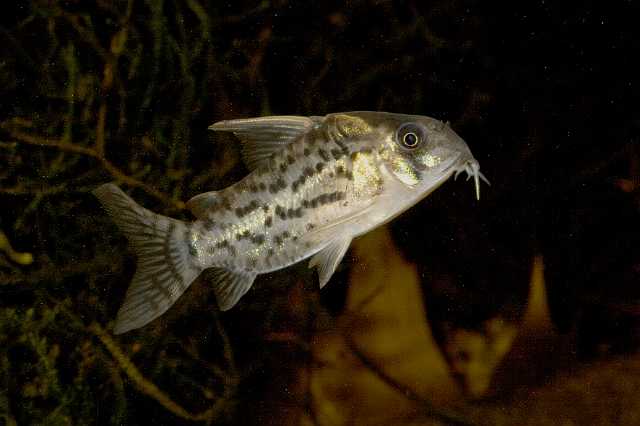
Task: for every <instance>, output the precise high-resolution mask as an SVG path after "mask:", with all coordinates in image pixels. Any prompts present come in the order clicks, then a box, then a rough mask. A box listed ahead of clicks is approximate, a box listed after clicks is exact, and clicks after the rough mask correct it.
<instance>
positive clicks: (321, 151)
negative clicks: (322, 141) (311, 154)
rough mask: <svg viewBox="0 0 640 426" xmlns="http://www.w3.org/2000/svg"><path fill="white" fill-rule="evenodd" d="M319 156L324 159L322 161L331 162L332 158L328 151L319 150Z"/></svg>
mask: <svg viewBox="0 0 640 426" xmlns="http://www.w3.org/2000/svg"><path fill="white" fill-rule="evenodd" d="M318 155H319V156H320V158H322V160H324V162H328V161H329V160H331V157H329V154H328V153H327V151H325V150H324V149H322V148H320V149H319V150H318Z"/></svg>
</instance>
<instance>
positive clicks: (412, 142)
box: [404, 133, 418, 146]
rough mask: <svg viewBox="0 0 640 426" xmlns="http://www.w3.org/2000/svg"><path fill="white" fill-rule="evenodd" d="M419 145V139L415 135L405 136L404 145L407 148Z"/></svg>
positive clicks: (408, 134)
mask: <svg viewBox="0 0 640 426" xmlns="http://www.w3.org/2000/svg"><path fill="white" fill-rule="evenodd" d="M417 143H418V137H417V136H416V135H415V133H407V134H406V135H404V144H405V145H406V146H416V144H417Z"/></svg>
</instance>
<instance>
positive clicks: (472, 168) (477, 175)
mask: <svg viewBox="0 0 640 426" xmlns="http://www.w3.org/2000/svg"><path fill="white" fill-rule="evenodd" d="M462 172H465V173H466V174H467V181H468V180H469V179H471V178H472V177H473V181H474V183H475V185H476V199H477V200H478V201H480V181H481V180H482V181H483V182H485V183H486V184H487V185H489V186H491V183H490V182H489V180H488V179H487V178H486V177H485V176H484V175H483V174H482V172H481V171H480V163H478V161H477V160H476V159H471V160H468V161H465V162H464V163H462V165H461V166H459V167H458V168H457V169H456V172H455V174H454V175H453V180H456V179H457V178H458V175H459V174H460V173H462Z"/></svg>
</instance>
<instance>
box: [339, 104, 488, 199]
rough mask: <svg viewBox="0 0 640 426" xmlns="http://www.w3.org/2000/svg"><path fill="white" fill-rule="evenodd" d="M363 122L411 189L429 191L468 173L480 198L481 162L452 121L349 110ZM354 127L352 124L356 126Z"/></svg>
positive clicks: (394, 173) (386, 160)
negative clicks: (450, 123) (459, 134)
mask: <svg viewBox="0 0 640 426" xmlns="http://www.w3.org/2000/svg"><path fill="white" fill-rule="evenodd" d="M347 114H348V115H349V116H350V117H353V118H354V119H355V121H357V120H361V121H362V123H361V124H360V125H358V126H355V128H358V129H367V132H366V133H367V134H368V138H369V140H370V141H371V143H373V144H374V145H375V146H374V148H376V149H377V150H378V152H379V154H380V158H381V160H382V162H383V163H384V166H385V167H386V168H387V169H388V171H389V172H390V174H391V175H392V176H394V177H395V178H396V179H397V180H398V181H400V182H401V183H402V184H403V185H404V186H405V187H406V188H407V190H408V191H411V192H415V193H425V194H426V193H429V192H431V190H433V189H434V188H435V187H437V186H439V185H440V184H441V183H442V182H444V181H445V180H446V179H447V178H448V177H450V176H451V175H453V174H455V176H456V177H457V176H458V174H459V173H461V172H463V171H464V172H466V173H467V176H468V179H470V178H472V177H473V178H474V183H475V187H476V197H477V198H478V199H480V180H483V181H485V182H486V183H487V184H489V182H488V181H487V179H486V178H485V177H484V175H483V174H482V173H481V172H480V164H479V163H478V161H477V160H476V159H475V158H474V156H473V154H472V153H471V150H470V149H469V146H468V145H467V144H466V142H465V141H464V140H463V139H462V138H461V137H460V136H458V134H457V133H456V132H455V131H454V130H453V129H452V128H451V126H450V125H449V124H448V123H445V122H442V121H440V120H436V119H435V118H431V117H426V116H419V115H405V114H392V113H386V112H353V113H347ZM353 127H354V126H352V128H353Z"/></svg>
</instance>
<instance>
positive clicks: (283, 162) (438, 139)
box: [93, 111, 489, 334]
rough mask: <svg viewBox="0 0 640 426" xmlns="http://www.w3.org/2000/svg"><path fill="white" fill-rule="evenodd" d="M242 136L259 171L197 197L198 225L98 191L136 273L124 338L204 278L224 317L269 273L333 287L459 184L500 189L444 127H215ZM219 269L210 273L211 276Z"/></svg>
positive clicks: (349, 122)
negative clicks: (357, 259)
mask: <svg viewBox="0 0 640 426" xmlns="http://www.w3.org/2000/svg"><path fill="white" fill-rule="evenodd" d="M209 129H210V130H213V131H216V132H230V133H233V134H234V135H235V136H236V137H237V138H238V139H239V140H240V143H241V152H242V157H243V160H244V163H245V164H246V166H247V168H248V169H249V170H250V173H249V174H248V175H247V176H246V177H244V178H243V179H242V180H240V181H239V182H237V183H235V184H233V185H231V186H229V187H227V188H224V189H222V190H219V191H211V192H205V193H202V194H199V195H196V196H194V197H193V198H191V199H190V200H189V201H188V202H187V203H186V206H187V208H188V209H189V210H190V211H191V212H192V213H193V215H194V216H195V218H196V219H195V220H194V221H191V222H186V221H181V220H177V219H174V218H170V217H166V216H163V215H159V214H156V213H153V212H151V211H150V210H147V209H145V208H144V207H142V206H140V205H139V204H137V203H136V202H135V201H134V200H133V199H131V198H130V197H129V196H128V195H127V194H125V193H124V192H123V191H122V190H121V189H120V188H119V187H118V186H116V185H115V184H113V183H107V184H103V185H102V186H99V187H98V188H96V189H95V190H94V191H93V194H94V195H95V196H96V197H97V198H98V200H99V201H100V203H101V204H102V206H103V207H104V209H105V210H106V212H107V213H108V214H109V216H110V217H111V218H112V219H113V221H114V222H115V223H116V225H117V226H118V227H119V228H120V230H121V231H122V232H123V233H124V234H125V235H126V236H127V238H128V240H129V243H130V245H131V246H132V248H133V250H134V251H135V253H136V255H137V266H136V272H135V274H134V276H133V279H132V281H131V285H130V286H129V289H128V290H127V293H126V295H125V300H124V303H123V304H122V306H121V308H120V310H119V311H118V314H117V316H116V321H115V326H114V330H113V331H114V333H115V334H121V333H125V332H127V331H130V330H134V329H137V328H140V327H143V326H145V325H147V324H148V323H149V322H151V321H153V320H154V319H156V318H158V317H159V316H160V315H162V314H163V313H165V312H166V311H167V310H168V309H169V308H170V307H171V306H172V305H173V304H174V303H175V301H176V300H178V298H179V297H180V296H181V295H182V294H183V293H184V292H185V291H186V290H187V288H188V287H189V286H190V285H191V283H192V282H193V281H194V280H195V279H196V278H197V277H198V276H199V275H200V274H201V273H202V271H204V270H205V269H207V270H209V271H210V274H208V275H210V276H211V281H213V282H212V285H213V290H214V293H215V296H216V301H217V304H218V306H219V308H220V310H222V311H227V310H229V309H231V308H232V307H233V306H235V305H236V304H237V303H238V301H239V300H240V298H242V296H243V295H244V294H246V293H247V291H249V289H250V288H251V286H252V284H253V282H254V280H255V278H256V276H257V275H259V274H266V273H269V272H273V271H276V270H279V269H283V268H286V267H288V266H290V265H293V264H295V263H297V262H300V261H303V260H305V259H310V261H309V267H310V268H315V269H316V270H317V274H318V280H319V285H320V288H322V287H324V286H325V285H326V284H327V283H328V282H329V280H330V278H331V276H332V275H333V273H334V272H335V270H336V268H337V266H338V265H339V263H340V262H341V260H342V258H343V257H344V255H345V253H346V252H347V250H348V248H349V245H350V244H351V241H352V240H353V239H354V238H356V237H358V236H360V235H362V234H364V233H366V232H368V231H370V230H371V229H373V228H375V227H378V226H380V225H382V224H384V223H387V222H389V221H390V220H392V219H393V218H395V217H396V216H398V215H399V214H401V213H402V212H404V211H405V210H407V209H409V208H410V207H412V206H413V205H415V204H416V203H418V202H419V201H420V200H422V199H423V198H425V197H426V196H427V195H429V194H430V193H431V192H432V191H433V190H435V189H436V188H437V187H439V186H440V185H441V184H442V183H444V182H445V181H446V180H447V179H448V178H449V177H451V176H452V175H455V177H457V176H458V175H459V174H460V173H461V172H465V173H466V174H467V176H468V179H470V178H473V179H474V182H475V188H476V198H477V199H478V200H479V199H480V181H484V182H486V183H487V184H489V182H488V180H487V179H486V178H485V177H484V175H483V174H482V173H481V172H480V165H479V163H478V161H477V160H476V159H475V158H474V157H473V155H472V154H471V151H470V149H469V147H468V146H467V144H466V143H465V142H464V140H463V139H462V138H461V137H460V136H458V134H457V133H455V131H454V130H453V129H452V128H451V126H450V125H449V124H448V123H446V122H442V121H439V120H437V119H434V118H431V117H427V116H419V115H406V114H395V113H388V112H374V111H356V112H346V113H333V114H328V115H326V116H309V117H305V116H267V117H259V118H246V119H232V120H224V121H220V122H217V123H215V124H213V125H211V126H210V127H209ZM209 271H208V272H209Z"/></svg>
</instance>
